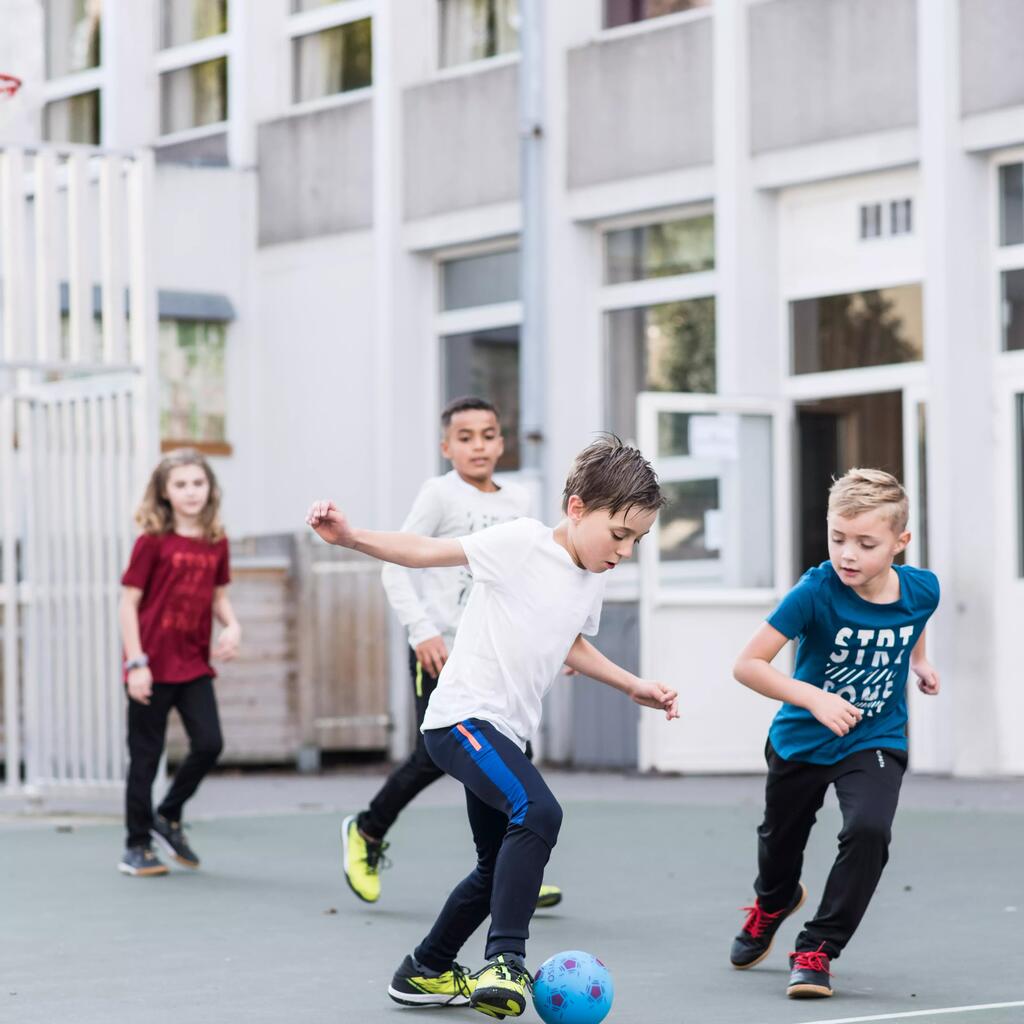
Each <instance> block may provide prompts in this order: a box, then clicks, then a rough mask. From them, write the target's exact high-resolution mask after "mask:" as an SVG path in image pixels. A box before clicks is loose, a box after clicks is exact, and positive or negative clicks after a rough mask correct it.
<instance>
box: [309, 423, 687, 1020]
mask: <svg viewBox="0 0 1024 1024" xmlns="http://www.w3.org/2000/svg"><path fill="white" fill-rule="evenodd" d="M663 504H664V498H663V497H662V495H661V491H660V489H659V487H658V481H657V477H656V475H655V473H654V470H653V469H652V468H651V466H650V464H649V463H648V462H647V461H646V460H645V459H644V457H643V456H642V455H641V453H640V452H639V451H638V450H637V449H635V448H631V447H628V446H626V445H623V444H622V442H621V441H619V440H618V438H612V437H608V438H603V439H602V440H599V441H596V442H595V443H593V444H591V445H589V446H588V447H587V448H585V449H584V450H583V451H582V452H581V453H580V455H579V456H577V458H576V461H575V463H574V465H573V468H572V471H571V472H570V474H569V478H568V480H567V481H566V485H565V491H564V493H563V499H562V509H563V512H564V513H565V517H564V518H563V519H562V521H561V522H560V523H559V524H558V525H557V526H556V527H555V528H554V529H551V528H550V527H548V526H545V525H544V524H543V523H540V522H538V521H537V520H536V519H530V518H525V517H524V518H520V519H517V520H515V521H514V522H511V523H505V524H503V525H500V526H493V527H490V528H489V529H486V530H482V531H481V532H479V533H476V534H473V535H472V536H467V537H462V538H459V539H454V538H439V537H422V536H415V535H412V534H406V533H378V532H375V531H371V530H359V529H355V528H353V527H352V526H351V525H350V524H349V523H348V521H347V520H346V519H345V517H344V516H343V515H342V513H341V512H340V511H338V509H337V507H336V506H335V505H334V503H333V502H329V501H320V502H316V503H315V504H314V505H313V506H312V508H311V509H310V510H309V514H308V515H307V517H306V522H307V524H308V525H309V526H311V527H312V528H313V529H314V530H315V531H316V532H317V534H319V536H320V537H322V538H323V539H324V540H326V541H327V542H328V543H331V544H338V545H340V546H342V547H348V548H353V549H355V550H357V551H362V552H364V553H366V554H369V555H373V556H374V557H375V558H380V559H383V560H384V561H389V562H394V563H396V564H398V565H405V566H408V567H409V568H427V567H430V566H469V568H470V570H471V571H472V573H473V581H474V583H473V590H472V593H471V594H470V597H469V601H468V603H467V605H466V609H465V612H464V614H463V617H462V621H461V623H460V626H459V631H458V633H457V635H456V638H455V644H454V646H453V648H452V650H451V653H450V655H449V657H448V660H447V662H446V663H445V665H444V668H443V669H442V671H441V677H440V681H439V683H438V687H437V689H436V690H435V691H434V693H433V696H432V697H431V699H430V704H429V706H428V708H427V713H426V715H425V717H424V720H423V727H422V731H423V736H424V742H425V744H426V747H427V751H428V753H429V754H430V756H431V758H432V759H433V760H434V762H435V763H436V764H437V766H438V767H439V768H441V769H443V770H444V771H445V772H447V773H448V774H449V775H451V776H452V777H453V778H455V779H458V781H459V782H461V783H462V784H463V785H464V786H465V787H466V806H467V811H468V814H469V822H470V827H471V829H472V832H473V839H474V842H475V844H476V850H477V864H476V867H475V869H474V870H473V871H472V872H471V873H470V874H469V875H468V876H467V877H466V878H464V879H463V880H462V881H461V882H460V883H459V884H458V885H457V886H456V887H455V889H454V890H453V891H452V893H451V895H450V896H449V897H448V899H447V901H446V903H445V905H444V907H443V908H442V910H441V913H440V915H439V916H438V918H437V920H436V922H435V923H434V926H433V928H432V929H431V930H430V932H429V934H428V935H427V936H426V938H424V939H423V941H422V942H421V943H420V944H419V946H417V947H416V949H415V951H414V952H413V953H412V954H411V955H409V956H406V958H405V960H404V961H403V962H402V964H401V965H400V966H399V968H398V970H397V971H396V972H395V976H394V978H393V979H392V982H391V985H390V986H389V988H388V994H389V995H390V996H391V997H392V998H393V999H394V1000H396V1001H397V1002H400V1003H406V1004H409V1005H413V1006H417V1005H436V1004H437V1003H440V1002H445V1003H458V1002H466V1001H467V1000H468V1002H469V1004H470V1005H471V1006H472V1007H473V1008H474V1009H477V1010H479V1011H480V1012H482V1013H485V1014H487V1015H488V1016H491V1017H517V1016H519V1015H520V1014H521V1013H523V1011H524V1010H525V1009H526V992H527V988H528V987H529V984H530V975H529V973H528V972H527V969H526V965H525V957H526V939H527V937H528V935H529V924H530V918H531V917H532V915H533V910H534V907H535V904H536V901H537V894H538V892H539V891H540V885H541V880H542V878H543V874H544V867H545V865H546V864H547V861H548V858H549V857H550V855H551V850H552V848H553V847H554V845H555V842H556V840H557V838H558V831H559V828H560V826H561V821H562V809H561V807H560V806H559V805H558V802H557V801H556V800H555V798H554V796H553V795H552V794H551V791H550V790H549V789H548V787H547V785H546V784H545V782H544V780H543V778H542V777H541V775H540V772H539V771H538V770H537V768H536V767H535V766H534V765H533V764H532V763H531V762H530V761H529V760H528V759H527V757H526V755H525V753H524V749H525V746H526V740H527V739H528V738H529V737H530V736H532V735H533V734H534V732H535V731H536V728H537V725H538V723H539V721H540V714H541V699H542V697H543V696H544V693H545V692H546V691H547V689H548V688H549V686H550V685H551V682H552V680H553V679H554V678H555V676H556V675H557V674H558V671H559V668H560V667H561V665H562V664H563V662H564V663H565V664H567V665H568V666H569V667H570V668H573V669H575V670H576V671H578V672H580V673H582V674H584V675H587V676H590V677H591V678H592V679H596V680H598V681H600V682H603V683H606V684H607V685H609V686H612V687H614V688H615V689H618V690H621V691H622V692H623V693H625V694H627V695H628V696H629V697H631V698H632V699H633V700H634V701H635V702H636V703H638V704H643V705H646V706H647V707H653V708H657V709H659V710H662V711H664V712H665V715H666V717H667V718H669V719H672V718H676V717H678V714H679V712H678V698H677V694H676V692H675V690H671V689H669V688H668V687H666V686H664V685H662V684H661V683H658V682H654V681H651V680H644V679H640V678H638V677H637V676H635V675H633V674H632V673H631V672H627V671H626V670H625V669H622V668H620V667H619V666H618V665H616V664H614V663H613V662H611V661H609V660H608V659H607V658H606V657H604V655H602V654H601V653H600V652H599V651H597V649H596V648H595V647H594V646H593V645H592V644H590V643H589V642H588V641H587V640H585V639H584V636H583V634H588V635H593V634H595V633H596V632H597V627H598V622H599V620H600V615H601V603H602V600H603V595H604V576H603V574H604V573H605V572H607V571H608V570H610V569H614V568H615V566H616V565H617V564H618V563H619V562H620V561H621V560H622V559H624V558H629V557H630V556H631V555H632V553H633V548H634V546H635V545H636V544H637V543H638V542H639V541H640V539H641V538H642V537H643V536H644V535H645V534H646V533H647V532H648V531H649V530H650V528H651V526H652V525H653V523H654V520H655V518H656V516H657V514H658V509H659V508H660V507H661V506H662V505H663ZM488 915H490V917H491V926H490V929H489V932H488V936H487V946H486V950H485V957H486V959H487V963H486V964H485V966H484V967H483V968H482V969H481V970H480V971H479V972H477V973H476V974H474V975H472V976H470V975H469V974H468V973H467V972H466V971H465V969H464V968H462V967H460V966H459V965H458V964H457V963H456V961H455V957H456V956H457V955H458V953H459V950H460V949H461V948H462V946H463V944H464V943H465V941H466V940H467V939H468V938H469V936H470V935H472V933H473V932H474V931H475V930H476V929H477V928H478V927H479V926H480V924H482V923H483V921H484V920H485V919H486V918H487V916H488Z"/></svg>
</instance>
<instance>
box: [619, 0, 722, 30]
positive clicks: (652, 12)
mask: <svg viewBox="0 0 1024 1024" xmlns="http://www.w3.org/2000/svg"><path fill="white" fill-rule="evenodd" d="M710 4H711V0H604V27H605V28H616V27H617V26H619V25H629V24H631V23H632V22H634V21H645V20H646V19H647V18H660V17H662V16H663V15H665V14H678V13H679V12H680V11H692V10H694V9H695V8H697V7H708V6H710Z"/></svg>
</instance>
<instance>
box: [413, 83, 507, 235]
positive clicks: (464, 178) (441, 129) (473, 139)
mask: <svg viewBox="0 0 1024 1024" xmlns="http://www.w3.org/2000/svg"><path fill="white" fill-rule="evenodd" d="M518 89H519V69H518V68H517V67H516V66H515V65H505V66H503V67H498V68H492V69H490V70H488V71H478V72H476V73H474V74H468V75H459V76H457V77H455V78H446V79H441V80H439V81H436V82H429V83H427V84H425V85H418V86H413V87H412V88H410V89H407V90H406V91H405V93H404V94H403V97H402V119H403V124H402V130H403V133H404V139H403V147H402V148H403V178H404V186H403V189H404V215H405V219H406V220H416V219H417V218H419V217H430V216H433V215H435V214H440V213H446V212H448V211H451V210H462V209H466V208H467V207H473V206H484V205H487V204H489V203H498V202H502V201H505V200H510V199H515V198H517V197H518V195H519V133H518V132H519V130H518V121H519V112H518V111H519V94H518Z"/></svg>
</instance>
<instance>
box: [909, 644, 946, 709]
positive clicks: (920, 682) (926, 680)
mask: <svg viewBox="0 0 1024 1024" xmlns="http://www.w3.org/2000/svg"><path fill="white" fill-rule="evenodd" d="M927 632H928V630H926V629H922V630H921V635H920V636H919V637H918V639H917V643H916V644H914V649H913V651H911V653H910V667H911V669H912V670H913V672H914V674H915V675H916V676H917V688H918V689H919V690H920V691H921V692H922V693H926V694H928V696H929V697H934V696H935V694H937V693H938V692H939V673H938V672H936V671H935V668H934V667H933V666H932V663H931V662H930V661H929V660H928V651H927V645H926V643H925V634H926V633H927Z"/></svg>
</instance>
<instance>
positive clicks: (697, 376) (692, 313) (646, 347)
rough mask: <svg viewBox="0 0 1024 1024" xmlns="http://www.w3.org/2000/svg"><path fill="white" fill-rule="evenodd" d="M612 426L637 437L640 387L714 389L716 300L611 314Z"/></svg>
mask: <svg viewBox="0 0 1024 1024" xmlns="http://www.w3.org/2000/svg"><path fill="white" fill-rule="evenodd" d="M606 323H607V346H608V349H607V351H608V355H607V360H606V377H605V379H606V380H607V382H608V394H607V410H608V414H607V417H606V419H607V422H608V429H609V430H612V431H614V432H615V433H616V434H618V435H619V436H620V437H622V438H628V439H635V438H636V397H637V395H638V394H639V393H640V392H641V391H689V392H713V391H714V390H715V300H714V298H712V297H703V298H697V299H686V300H682V301H679V302H666V303H661V304H659V305H656V306H640V307H637V308H635V309H617V310H613V311H611V312H609V313H607V314H606Z"/></svg>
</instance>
